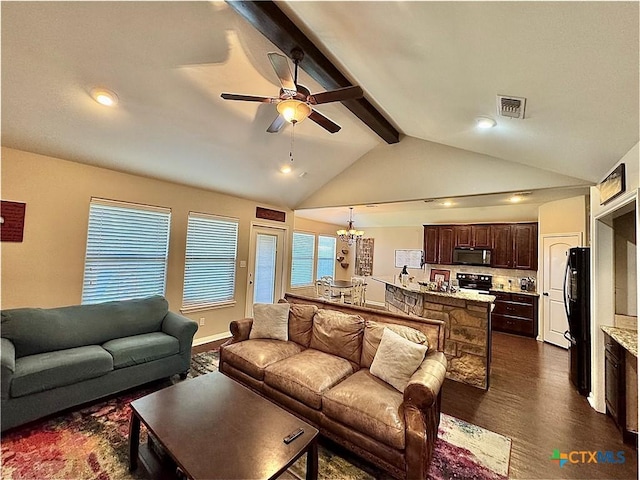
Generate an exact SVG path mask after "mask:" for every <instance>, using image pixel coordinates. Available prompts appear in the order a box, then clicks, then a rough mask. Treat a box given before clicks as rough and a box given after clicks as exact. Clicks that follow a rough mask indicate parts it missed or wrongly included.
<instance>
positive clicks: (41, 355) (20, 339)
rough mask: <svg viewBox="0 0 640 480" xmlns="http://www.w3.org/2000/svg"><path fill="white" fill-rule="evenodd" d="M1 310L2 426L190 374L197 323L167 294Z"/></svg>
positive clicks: (0, 378) (14, 424) (0, 377)
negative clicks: (172, 308)
mask: <svg viewBox="0 0 640 480" xmlns="http://www.w3.org/2000/svg"><path fill="white" fill-rule="evenodd" d="M1 314H2V324H1V330H0V335H1V337H2V338H1V339H0V342H1V343H0V368H1V370H0V380H1V386H2V397H1V412H0V413H1V419H2V421H1V423H2V431H4V430H7V429H9V428H12V427H15V426H18V425H22V424H24V423H27V422H30V421H32V420H36V419H38V418H41V417H44V416H46V415H49V414H51V413H55V412H58V411H60V410H64V409H66V408H69V407H73V406H75V405H80V404H82V403H86V402H90V401H93V400H96V399H98V398H101V397H104V396H107V395H112V394H114V393H118V392H120V391H122V390H126V389H128V388H132V387H135V386H138V385H142V384H144V383H147V382H151V381H153V380H158V379H160V378H164V377H169V376H171V375H175V374H180V375H182V376H183V378H184V377H186V374H187V372H188V370H189V364H190V361H191V345H192V342H193V336H194V335H195V332H196V330H197V329H198V326H197V324H196V322H194V321H192V320H190V319H188V318H185V317H183V316H181V315H178V314H175V313H173V312H170V311H169V304H168V302H167V301H166V300H165V299H164V298H163V297H161V296H154V297H149V298H142V299H135V300H125V301H116V302H106V303H99V304H94V305H74V306H70V307H60V308H50V309H42V308H17V309H11V310H3V311H2V312H1Z"/></svg>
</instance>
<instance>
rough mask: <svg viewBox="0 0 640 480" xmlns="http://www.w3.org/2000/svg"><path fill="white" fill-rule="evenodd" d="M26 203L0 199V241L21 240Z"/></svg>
mask: <svg viewBox="0 0 640 480" xmlns="http://www.w3.org/2000/svg"><path fill="white" fill-rule="evenodd" d="M26 208H27V204H26V203H20V202H7V201H5V200H1V201H0V241H2V242H22V237H23V234H24V213H25V210H26Z"/></svg>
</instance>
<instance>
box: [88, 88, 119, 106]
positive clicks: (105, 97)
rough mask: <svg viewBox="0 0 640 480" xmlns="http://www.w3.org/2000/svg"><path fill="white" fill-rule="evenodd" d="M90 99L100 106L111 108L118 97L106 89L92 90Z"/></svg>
mask: <svg viewBox="0 0 640 480" xmlns="http://www.w3.org/2000/svg"><path fill="white" fill-rule="evenodd" d="M91 97H92V98H93V99H94V100H95V101H96V102H98V103H99V104H101V105H104V106H106V107H113V106H115V105H116V104H117V103H118V96H117V95H116V94H115V93H113V92H112V91H111V90H107V89H106V88H94V89H93V90H91Z"/></svg>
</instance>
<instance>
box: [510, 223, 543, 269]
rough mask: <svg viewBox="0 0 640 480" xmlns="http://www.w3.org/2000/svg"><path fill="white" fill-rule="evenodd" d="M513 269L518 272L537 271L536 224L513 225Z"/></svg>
mask: <svg viewBox="0 0 640 480" xmlns="http://www.w3.org/2000/svg"><path fill="white" fill-rule="evenodd" d="M512 235H513V268H517V269H520V270H537V269H538V224H537V223H514V224H513V225H512Z"/></svg>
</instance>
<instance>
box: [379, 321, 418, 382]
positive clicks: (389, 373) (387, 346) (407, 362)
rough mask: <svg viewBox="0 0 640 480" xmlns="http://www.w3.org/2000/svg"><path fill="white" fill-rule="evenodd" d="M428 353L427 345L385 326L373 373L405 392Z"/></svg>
mask: <svg viewBox="0 0 640 480" xmlns="http://www.w3.org/2000/svg"><path fill="white" fill-rule="evenodd" d="M426 354H427V347H425V346H424V345H418V344H417V343H414V342H412V341H411V340H407V339H406V338H403V337H401V336H400V335H398V334H397V333H395V332H394V331H392V330H389V329H388V328H385V329H384V333H383V334H382V340H380V345H379V346H378V351H377V352H376V356H375V357H374V358H373V362H371V368H370V371H371V374H372V375H375V376H376V377H378V378H379V379H381V380H384V381H385V382H387V383H388V384H389V385H391V386H392V387H394V388H396V389H397V390H398V391H400V392H404V389H405V387H406V386H407V383H409V379H410V378H411V376H412V375H413V374H414V373H415V372H416V370H417V369H418V367H419V366H420V364H421V363H422V361H423V360H424V356H425V355H426Z"/></svg>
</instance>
